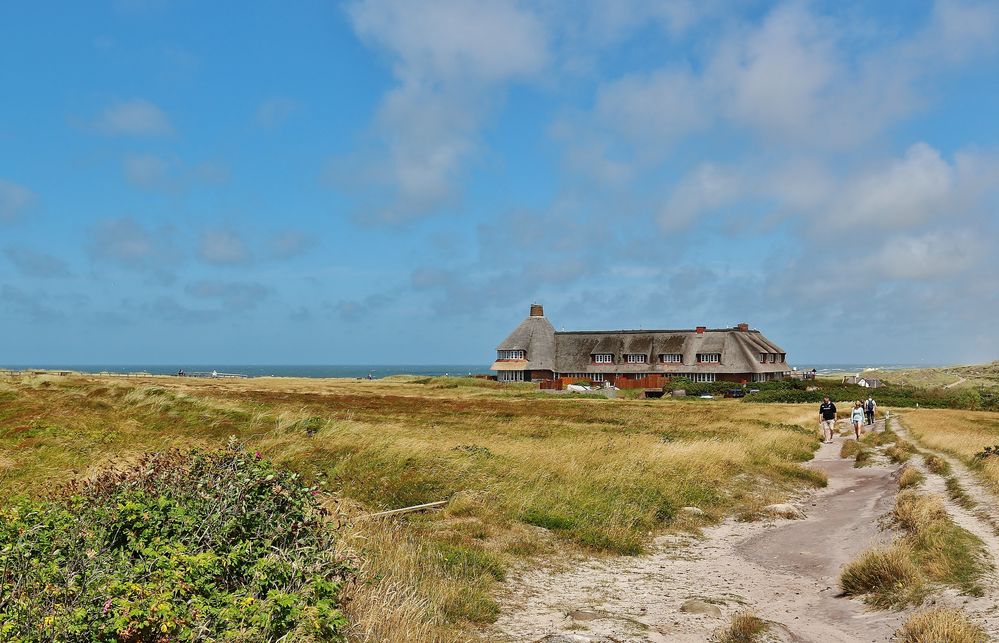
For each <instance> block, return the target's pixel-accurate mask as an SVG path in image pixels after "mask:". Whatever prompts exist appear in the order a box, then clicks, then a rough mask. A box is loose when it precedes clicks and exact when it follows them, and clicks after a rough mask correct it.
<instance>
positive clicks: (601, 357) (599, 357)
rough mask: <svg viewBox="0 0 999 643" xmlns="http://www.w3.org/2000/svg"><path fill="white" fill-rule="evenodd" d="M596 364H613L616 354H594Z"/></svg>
mask: <svg viewBox="0 0 999 643" xmlns="http://www.w3.org/2000/svg"><path fill="white" fill-rule="evenodd" d="M593 363H594V364H613V363H614V356H613V355H611V354H610V353H597V354H596V355H594V356H593Z"/></svg>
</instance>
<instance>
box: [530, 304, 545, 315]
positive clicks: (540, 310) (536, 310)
mask: <svg viewBox="0 0 999 643" xmlns="http://www.w3.org/2000/svg"><path fill="white" fill-rule="evenodd" d="M544 316H545V307H544V306H542V305H541V304H531V317H544Z"/></svg>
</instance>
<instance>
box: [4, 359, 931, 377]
mask: <svg viewBox="0 0 999 643" xmlns="http://www.w3.org/2000/svg"><path fill="white" fill-rule="evenodd" d="M489 366H490V365H489V364H329V365H321V364H297V365H296V364H31V365H23V364H22V365H9V366H4V365H2V364H0V369H10V370H18V371H20V370H36V369H37V370H54V371H76V372H79V373H117V374H126V373H148V374H150V375H176V374H177V373H179V372H180V371H184V373H187V374H191V375H193V374H198V373H201V374H205V373H212V372H216V373H219V374H232V375H243V376H246V377H319V378H322V377H347V378H367V377H368V376H369V375H370V376H371V377H372V378H376V379H378V378H382V377H389V376H391V375H417V376H423V377H437V376H455V377H461V376H468V375H475V374H479V373H488V372H489ZM794 366H796V367H797V368H798V370H801V371H806V370H807V371H810V370H812V369H813V368H814V369H815V370H816V372H817V373H818V374H820V375H828V374H831V373H859V372H860V371H863V370H864V369H869V368H877V369H882V370H905V369H910V368H928V367H932V366H939V365H938V364H877V363H868V364H860V363H856V364H795V365H794Z"/></svg>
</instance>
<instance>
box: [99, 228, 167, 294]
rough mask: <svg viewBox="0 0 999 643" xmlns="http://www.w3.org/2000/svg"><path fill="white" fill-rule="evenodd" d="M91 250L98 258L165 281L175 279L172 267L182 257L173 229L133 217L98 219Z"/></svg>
mask: <svg viewBox="0 0 999 643" xmlns="http://www.w3.org/2000/svg"><path fill="white" fill-rule="evenodd" d="M88 252H89V253H90V256H91V257H92V258H93V259H94V260H97V261H108V262H112V263H117V264H119V265H121V266H124V267H126V268H131V269H135V270H141V271H144V272H147V273H150V274H152V275H153V276H155V277H158V278H160V279H161V280H163V281H170V280H172V279H173V275H172V269H173V267H174V266H175V265H176V264H178V263H179V262H180V261H181V259H182V255H181V253H180V252H179V251H178V250H177V248H176V246H175V245H174V243H173V230H172V229H171V228H160V229H150V228H147V227H145V226H144V225H142V224H140V223H139V222H137V221H136V220H135V219H133V218H132V217H122V218H119V219H103V220H101V221H98V222H97V223H96V224H95V225H94V226H93V228H91V230H90V243H89V245H88Z"/></svg>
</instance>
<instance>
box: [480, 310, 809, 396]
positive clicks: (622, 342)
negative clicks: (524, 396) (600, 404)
mask: <svg viewBox="0 0 999 643" xmlns="http://www.w3.org/2000/svg"><path fill="white" fill-rule="evenodd" d="M496 351H497V353H496V361H495V362H494V363H493V365H492V369H493V370H494V371H496V372H497V374H498V377H499V379H500V380H503V381H531V380H544V379H552V378H557V377H585V378H588V379H590V380H593V381H598V382H611V383H613V382H614V380H615V379H619V378H634V379H637V378H641V377H645V376H646V375H651V374H657V375H666V376H672V377H689V378H691V379H693V380H695V381H701V382H714V381H732V382H762V381H767V380H772V379H782V378H784V377H787V376H788V375H790V373H791V367H790V366H789V365H788V364H787V354H786V353H785V352H784V350H783V349H782V348H781V347H780V346H778V345H776V344H774V343H773V342H771V341H770V340H769V339H767V338H766V337H764V336H763V334H762V333H761V332H760V331H758V330H751V329H750V328H749V325H748V324H739V325H738V326H735V327H733V328H705V327H703V326H699V327H697V328H694V329H689V330H687V329H683V330H612V331H604V330H600V331H556V330H555V328H554V327H553V326H552V325H551V322H549V321H548V319H547V318H546V317H545V314H544V309H543V308H542V307H541V306H540V305H538V304H534V305H532V306H531V314H530V316H529V317H528V318H527V319H525V320H524V321H522V322H521V323H520V325H519V326H517V328H515V329H514V330H513V332H512V333H510V335H509V336H507V338H506V339H504V340H503V341H502V342H501V343H500V345H499V346H497V347H496Z"/></svg>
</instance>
